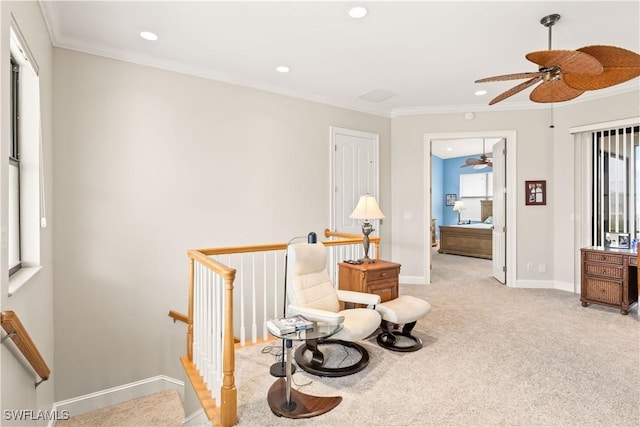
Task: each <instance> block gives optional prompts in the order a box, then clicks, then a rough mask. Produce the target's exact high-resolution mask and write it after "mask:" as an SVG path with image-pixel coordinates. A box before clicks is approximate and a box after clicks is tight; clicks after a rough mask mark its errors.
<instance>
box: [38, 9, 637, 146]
mask: <svg viewBox="0 0 640 427" xmlns="http://www.w3.org/2000/svg"><path fill="white" fill-rule="evenodd" d="M356 4H357V5H364V6H366V7H367V9H368V11H369V13H368V15H367V16H366V17H365V18H364V19H361V20H353V19H351V18H349V17H348V16H347V11H348V9H349V7H351V6H353V5H356ZM41 5H42V9H43V12H44V15H45V19H46V21H47V25H48V26H49V30H50V33H51V38H52V42H53V44H54V45H55V46H57V47H63V48H68V49H73V50H78V51H82V52H87V53H92V54H96V55H102V56H107V57H111V58H116V59H121V60H125V61H130V62H135V63H139V64H144V65H149V66H154V67H159V68H163V69H168V70H173V71H178V72H183V73H189V74H194V75H197V76H202V77H206V78H211V79H215V80H221V81H225V82H230V83H235V84H240V85H246V86H250V87H254V88H258V89H264V90H269V91H273V92H278V93H283V94H288V95H292V96H298V97H302V98H306V99H311V100H316V101H321V102H326V103H330V104H333V105H339V106H344V107H348V108H353V109H357V110H361V111H367V112H372V113H375V114H381V115H384V116H387V117H388V116H395V115H402V114H411V113H437V112H461V113H464V112H476V113H477V112H478V111H483V110H492V109H493V110H498V109H513V108H547V107H548V105H544V104H535V103H533V102H531V101H529V100H528V94H529V92H530V91H531V89H527V90H525V91H524V92H522V93H520V94H518V95H516V96H513V97H511V98H509V99H507V100H505V101H502V102H500V103H498V104H496V105H494V106H491V107H489V106H487V104H488V102H489V100H491V99H492V98H493V97H495V96H497V95H498V94H499V93H501V92H503V91H504V90H506V89H508V88H510V87H512V86H515V85H516V84H518V83H520V82H521V81H511V82H498V83H482V84H477V83H474V81H475V80H477V79H479V78H483V77H488V76H494V75H499V74H508V73H514V72H525V71H536V70H537V66H536V65H535V64H533V63H531V62H529V61H527V60H526V59H525V54H526V53H528V52H531V51H536V50H545V49H547V48H548V30H547V28H546V27H544V26H543V25H542V24H540V19H541V18H542V17H543V16H546V15H549V14H551V13H558V14H560V15H561V19H560V21H559V22H558V23H557V24H556V25H555V26H554V27H553V46H552V47H553V48H554V49H577V48H579V47H583V46H588V45H594V44H605V45H615V46H619V47H623V48H625V49H628V50H632V51H634V52H638V51H640V35H639V30H638V29H639V28H640V2H639V1H637V0H635V1H622V2H614V1H553V2H544V1H508V2H507V1H490V2H488V1H465V2H463V1H447V2H445V1H363V2H356V1H348V2H345V1H282V2H271V1H254V2H248V1H226V2H222V1H57V0H55V1H50V0H45V1H41ZM145 30H147V31H153V32H155V33H157V34H158V36H159V39H158V40H157V41H155V42H149V41H146V40H143V39H142V38H141V37H140V36H139V33H140V32H141V31H145ZM278 65H286V66H288V67H290V68H291V71H290V72H289V73H287V74H282V73H278V72H276V71H275V68H276V66H278ZM639 80H640V79H637V78H636V79H634V80H632V81H630V82H627V83H624V84H621V85H618V86H615V87H612V88H608V89H603V90H600V91H594V92H589V93H585V94H584V95H582V96H581V97H579V98H577V100H575V101H570V102H579V101H581V100H584V99H589V98H593V97H597V96H605V95H610V94H613V93H619V92H624V91H629V90H633V89H635V88H638V87H639ZM478 89H486V90H487V91H488V93H487V94H486V95H484V96H481V97H478V96H476V95H474V92H475V91H476V90H478ZM369 93H373V94H387V93H389V94H391V95H393V96H391V97H390V98H389V99H386V100H383V101H370V100H366V99H362V96H363V95H366V94H369ZM476 152H478V151H477V150H476Z"/></svg>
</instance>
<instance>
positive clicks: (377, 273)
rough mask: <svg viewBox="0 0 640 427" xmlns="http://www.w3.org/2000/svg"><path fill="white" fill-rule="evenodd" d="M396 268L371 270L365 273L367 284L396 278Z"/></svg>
mask: <svg viewBox="0 0 640 427" xmlns="http://www.w3.org/2000/svg"><path fill="white" fill-rule="evenodd" d="M398 270H399V269H398V268H388V269H386V270H373V271H368V272H367V282H369V283H370V282H375V281H377V280H388V279H397V278H398Z"/></svg>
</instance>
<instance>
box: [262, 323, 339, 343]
mask: <svg viewBox="0 0 640 427" xmlns="http://www.w3.org/2000/svg"><path fill="white" fill-rule="evenodd" d="M342 326H343V325H342V323H340V324H337V325H336V324H330V323H323V322H313V326H312V327H310V328H307V329H300V330H297V331H295V332H291V333H288V334H278V333H276V332H275V331H272V330H269V333H270V334H271V335H273V336H274V337H276V338H280V339H283V340H291V341H304V340H316V339H321V338H327V337H330V336H331V335H333V334H337V333H338V332H340V331H341V330H342Z"/></svg>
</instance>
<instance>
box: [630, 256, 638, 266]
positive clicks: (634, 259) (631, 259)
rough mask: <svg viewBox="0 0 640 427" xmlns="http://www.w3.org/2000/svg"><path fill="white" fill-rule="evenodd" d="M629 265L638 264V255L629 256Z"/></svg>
mask: <svg viewBox="0 0 640 427" xmlns="http://www.w3.org/2000/svg"><path fill="white" fill-rule="evenodd" d="M629 265H638V257H637V256H632V257H629Z"/></svg>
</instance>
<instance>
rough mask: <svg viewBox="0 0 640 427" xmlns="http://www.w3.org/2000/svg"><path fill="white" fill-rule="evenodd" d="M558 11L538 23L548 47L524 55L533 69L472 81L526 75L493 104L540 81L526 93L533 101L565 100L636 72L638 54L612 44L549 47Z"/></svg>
mask: <svg viewBox="0 0 640 427" xmlns="http://www.w3.org/2000/svg"><path fill="white" fill-rule="evenodd" d="M559 19H560V15H558V14H552V15H548V16H545V17H544V18H542V19H541V20H540V23H541V24H542V25H544V26H545V27H547V28H549V49H548V50H541V51H536V52H530V53H528V54H527V55H526V56H525V57H526V58H527V59H528V60H529V61H531V62H533V63H535V64H538V66H539V67H538V71H537V72H525V73H515V74H506V75H501V76H494V77H487V78H484V79H480V80H476V83H485V82H497V81H503V80H518V79H528V80H527V81H525V82H523V83H520V84H519V85H517V86H514V87H512V88H511V89H509V90H507V91H505V92H503V93H501V94H500V95H498V96H496V97H495V98H494V99H492V100H491V102H489V105H493V104H495V103H497V102H500V101H502V100H504V99H506V98H508V97H510V96H512V95H515V94H516V93H518V92H521V91H523V90H524V89H526V88H528V87H530V86H533V85H535V84H536V83H540V85H538V86H537V87H536V88H535V89H533V91H532V92H531V94H530V95H529V99H531V100H532V101H534V102H544V103H548V102H562V101H569V100H571V99H574V98H577V97H578V96H580V95H582V94H583V93H584V91H586V90H596V89H604V88H606V87H609V86H614V85H617V84H620V83H623V82H626V81H627V80H631V79H633V78H635V77H638V76H640V55H638V54H637V53H635V52H632V51H630V50H626V49H623V48H620V47H616V46H599V45H596V46H585V47H582V48H580V49H576V50H552V49H551V27H553V25H554V24H555V23H556V22H558V20H559Z"/></svg>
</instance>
